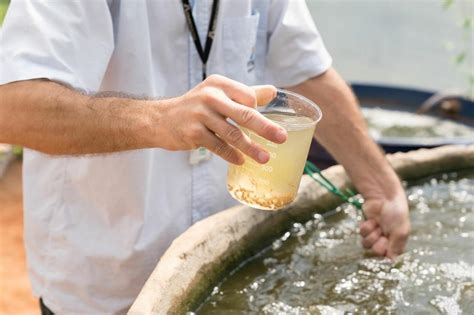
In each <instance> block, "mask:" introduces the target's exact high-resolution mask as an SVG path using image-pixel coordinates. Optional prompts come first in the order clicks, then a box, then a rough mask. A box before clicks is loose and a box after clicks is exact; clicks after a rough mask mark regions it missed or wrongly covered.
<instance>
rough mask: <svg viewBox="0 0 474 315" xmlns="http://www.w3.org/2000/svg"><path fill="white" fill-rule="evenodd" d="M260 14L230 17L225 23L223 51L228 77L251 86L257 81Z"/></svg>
mask: <svg viewBox="0 0 474 315" xmlns="http://www.w3.org/2000/svg"><path fill="white" fill-rule="evenodd" d="M259 19H260V14H259V13H258V12H255V13H253V14H252V15H250V16H243V17H230V18H226V19H225V20H224V22H223V46H224V47H223V48H224V49H223V50H224V61H225V74H226V76H227V77H229V78H231V79H233V80H236V81H239V82H242V83H245V84H248V85H251V84H255V81H256V64H255V63H256V62H257V60H256V59H257V58H256V56H257V53H256V52H257V50H256V43H257V30H258V22H259Z"/></svg>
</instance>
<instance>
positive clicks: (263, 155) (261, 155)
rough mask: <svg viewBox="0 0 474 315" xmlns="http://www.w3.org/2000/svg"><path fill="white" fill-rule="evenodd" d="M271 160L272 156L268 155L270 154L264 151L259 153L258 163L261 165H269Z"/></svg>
mask: <svg viewBox="0 0 474 315" xmlns="http://www.w3.org/2000/svg"><path fill="white" fill-rule="evenodd" d="M269 159H270V155H269V154H268V152H265V151H262V152H259V153H258V161H259V162H260V163H267V162H268V160H269Z"/></svg>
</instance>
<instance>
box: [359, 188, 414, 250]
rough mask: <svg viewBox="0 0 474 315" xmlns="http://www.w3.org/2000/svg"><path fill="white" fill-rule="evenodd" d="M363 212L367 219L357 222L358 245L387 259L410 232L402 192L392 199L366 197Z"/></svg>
mask: <svg viewBox="0 0 474 315" xmlns="http://www.w3.org/2000/svg"><path fill="white" fill-rule="evenodd" d="M364 213H365V214H366V216H367V220H366V221H364V222H362V223H361V224H360V235H361V236H362V245H363V246H364V247H365V248H367V249H371V250H372V251H373V252H374V253H375V254H377V255H380V256H387V257H389V258H391V259H393V258H395V257H396V256H397V255H400V254H401V253H403V251H404V249H405V245H406V243H407V240H408V235H409V233H410V220H409V214H408V204H407V201H406V198H405V194H404V193H399V194H397V195H396V197H395V198H394V199H392V200H384V199H368V200H366V201H365V202H364Z"/></svg>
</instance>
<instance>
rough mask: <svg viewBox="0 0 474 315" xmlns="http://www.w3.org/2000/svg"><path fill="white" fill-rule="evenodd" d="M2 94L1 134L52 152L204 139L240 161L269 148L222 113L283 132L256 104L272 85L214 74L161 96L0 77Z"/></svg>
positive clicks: (171, 146)
mask: <svg viewBox="0 0 474 315" xmlns="http://www.w3.org/2000/svg"><path fill="white" fill-rule="evenodd" d="M0 95H1V97H0V142H5V143H15V144H19V145H22V146H24V147H27V148H31V149H34V150H37V151H41V152H43V153H47V154H53V155H63V154H67V155H71V154H97V153H110V152H117V151H124V150H134V149H145V148H163V149H168V150H189V149H195V148H198V147H206V148H208V149H209V150H211V151H212V152H214V153H216V154H217V155H219V156H221V157H223V158H224V159H226V160H227V161H229V162H231V163H236V164H241V163H243V156H242V153H243V154H246V155H248V156H250V157H252V158H253V159H255V160H256V161H258V162H260V163H266V162H267V161H268V160H269V154H268V152H266V151H265V150H263V149H262V148H261V147H260V146H259V145H257V144H255V143H254V142H252V141H250V139H249V137H248V136H246V135H245V134H244V133H243V132H242V131H241V130H240V129H239V128H238V127H236V126H235V125H233V124H231V123H229V122H228V121H227V118H230V119H232V120H233V121H234V122H236V123H237V124H239V125H240V126H243V127H245V128H248V129H250V130H252V131H254V132H256V133H257V134H259V135H261V136H262V137H265V138H266V139H268V140H270V141H273V142H276V143H282V142H284V141H285V140H286V137H287V133H286V131H285V129H283V128H281V127H280V126H278V125H277V124H275V123H273V122H272V121H270V120H268V119H266V118H265V117H263V116H262V115H261V114H260V113H258V111H257V110H255V108H256V106H257V105H265V104H267V103H268V102H269V101H270V100H271V99H272V98H273V97H275V95H276V89H275V87H273V86H268V85H266V86H256V87H253V88H251V87H248V86H246V85H244V84H241V83H238V82H236V81H233V80H230V79H227V78H225V77H222V76H218V75H212V76H210V77H209V78H207V79H206V80H205V81H204V82H202V83H201V84H199V85H198V86H196V87H195V88H194V89H192V90H190V91H189V92H188V93H186V94H184V95H182V96H180V97H176V98H170V99H164V100H158V101H157V100H143V99H136V98H134V97H133V96H126V95H123V94H121V93H113V92H110V93H100V94H99V95H84V94H81V93H78V92H77V91H74V90H73V89H70V88H67V87H65V86H63V85H61V84H58V83H55V82H52V81H48V80H26V81H18V82H13V83H9V84H4V85H0ZM12 116H14V117H15V119H11V117H12Z"/></svg>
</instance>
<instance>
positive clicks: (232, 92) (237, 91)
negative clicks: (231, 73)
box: [204, 74, 268, 108]
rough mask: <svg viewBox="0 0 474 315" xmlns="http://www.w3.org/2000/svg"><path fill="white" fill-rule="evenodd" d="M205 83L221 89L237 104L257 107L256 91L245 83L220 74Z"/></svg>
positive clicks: (212, 76)
mask: <svg viewBox="0 0 474 315" xmlns="http://www.w3.org/2000/svg"><path fill="white" fill-rule="evenodd" d="M204 83H205V84H210V85H214V86H217V87H219V88H221V89H222V90H223V91H224V93H225V94H226V95H227V96H228V97H229V98H230V99H232V100H233V101H235V102H236V103H239V104H241V105H244V106H247V107H251V108H255V107H257V95H256V91H255V90H254V89H252V88H251V87H249V86H247V85H245V84H243V83H240V82H238V81H234V80H231V79H229V78H226V77H224V76H221V75H218V74H213V75H210V76H209V77H208V78H207V79H206V80H205V81H204ZM260 93H262V92H260ZM267 93H268V92H267Z"/></svg>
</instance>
